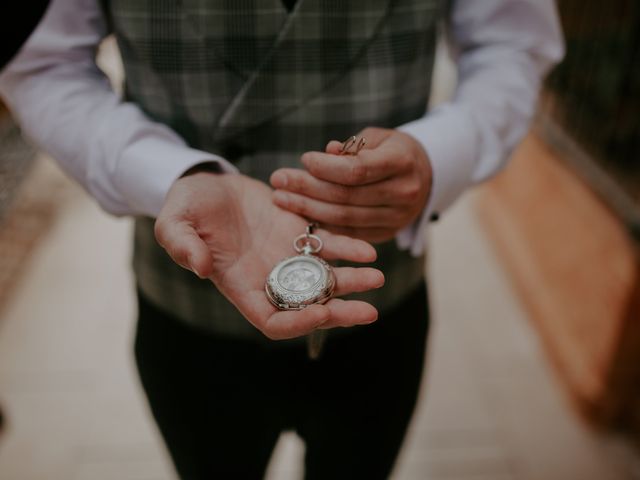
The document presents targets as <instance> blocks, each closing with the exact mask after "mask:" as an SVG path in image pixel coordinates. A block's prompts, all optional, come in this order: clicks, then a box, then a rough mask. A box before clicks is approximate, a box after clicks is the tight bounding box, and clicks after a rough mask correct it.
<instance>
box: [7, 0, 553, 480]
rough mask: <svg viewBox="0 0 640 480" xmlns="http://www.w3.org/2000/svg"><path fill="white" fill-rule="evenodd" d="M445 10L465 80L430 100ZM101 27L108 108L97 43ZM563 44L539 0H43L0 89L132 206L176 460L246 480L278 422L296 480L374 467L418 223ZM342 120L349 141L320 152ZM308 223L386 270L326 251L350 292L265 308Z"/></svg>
mask: <svg viewBox="0 0 640 480" xmlns="http://www.w3.org/2000/svg"><path fill="white" fill-rule="evenodd" d="M442 18H446V20H447V22H448V25H449V30H448V32H449V35H450V37H451V43H452V45H453V46H454V48H455V50H456V55H457V64H458V73H459V77H460V79H459V85H458V87H457V91H456V95H455V98H454V99H453V100H452V101H451V102H450V103H448V104H446V105H444V106H442V107H439V108H438V109H436V110H435V111H431V112H426V105H427V100H428V98H427V97H428V91H429V83H430V78H431V69H432V65H433V57H434V48H435V38H436V27H437V25H438V22H439V20H441V19H442ZM110 31H113V32H114V33H115V35H116V38H117V40H118V45H119V47H120V50H121V53H122V56H123V62H124V66H125V72H126V88H125V91H126V100H127V101H126V102H122V101H121V100H120V99H119V98H117V97H116V96H115V95H114V93H113V92H112V91H111V89H110V87H109V86H108V82H107V81H106V79H105V78H104V76H103V75H102V73H101V72H100V71H99V70H98V69H97V67H96V66H95V64H94V61H93V60H94V56H95V50H96V46H97V45H98V43H99V41H100V40H101V39H102V38H103V37H104V36H105V35H107V34H108V33H109V32H110ZM561 54H562V47H561V40H560V32H559V27H558V22H557V18H556V15H555V11H554V6H553V3H552V2H551V0H483V1H482V2H477V1H472V0H458V1H455V2H452V4H451V5H441V4H440V2H438V1H437V0H431V1H425V0H376V1H364V0H354V1H350V2H333V1H330V0H323V1H317V0H316V1H313V0H298V1H297V2H296V1H282V0H268V1H267V0H265V1H264V2H254V1H249V0H247V1H225V0H202V1H199V2H195V1H194V2H188V1H186V2H144V1H141V0H133V1H132V0H127V1H125V0H110V1H108V2H103V3H102V4H98V3H97V0H56V1H54V2H53V3H52V5H51V7H50V8H49V10H48V12H47V14H46V16H45V18H44V20H43V22H42V24H41V25H40V26H39V28H38V30H37V31H36V32H35V34H34V36H33V37H32V38H31V39H30V40H29V42H28V45H27V46H26V47H25V48H24V49H23V51H22V52H21V54H20V55H19V56H18V57H17V58H16V60H15V61H14V62H13V64H12V65H11V66H10V68H9V69H8V71H7V72H6V73H5V74H4V75H3V76H2V77H0V90H1V91H2V92H3V94H4V95H5V96H6V98H7V101H8V103H9V105H10V106H11V107H12V109H13V111H14V113H15V114H16V116H17V117H18V119H19V120H20V122H21V123H22V125H23V127H24V129H25V131H26V132H27V133H28V134H29V135H30V136H31V137H33V138H34V139H35V140H36V141H37V142H38V143H40V144H41V145H42V146H43V147H44V148H45V149H47V150H48V151H49V152H50V153H51V154H52V155H53V156H54V157H55V158H57V159H58V160H59V162H60V163H61V164H62V165H63V167H64V168H66V169H67V171H68V172H69V173H70V174H71V175H72V176H74V177H75V178H77V179H78V180H79V181H80V182H81V183H82V184H83V185H84V186H85V187H86V188H87V189H88V190H89V192H91V194H92V195H94V196H95V198H96V199H97V200H98V201H99V202H100V204H101V205H102V206H103V207H104V208H105V209H107V210H108V211H110V212H113V213H115V214H120V215H125V214H127V215H136V216H137V218H136V233H135V237H136V238H135V255H134V270H135V272H136V279H137V285H138V290H139V310H140V313H139V322H138V332H137V338H136V359H137V362H138V368H139V371H140V375H141V379H142V383H143V386H144V388H145V391H146V393H147V397H148V399H149V403H150V406H151V408H152V411H153V413H154V416H155V418H156V421H157V423H158V425H159V427H160V430H161V431H162V433H163V436H164V438H165V441H166V443H167V445H168V447H169V450H170V452H171V455H172V458H173V460H174V463H175V465H176V468H177V470H178V472H179V474H180V475H181V477H182V478H185V479H186V478H189V479H200V478H259V477H260V476H262V474H263V472H264V469H265V468H266V465H267V463H268V460H269V457H270V454H271V450H272V448H273V446H274V444H275V442H276V440H277V438H278V435H279V433H280V432H281V431H282V430H283V429H294V430H296V431H297V432H298V434H299V435H300V436H301V437H302V438H303V439H304V441H305V443H306V446H307V451H306V457H305V464H306V475H307V478H310V479H311V478H367V479H375V478H386V477H387V476H388V475H389V474H390V472H391V469H392V467H393V463H394V460H395V458H396V455H397V452H398V451H399V448H400V445H401V443H402V439H403V437H404V433H405V431H406V427H407V425H408V422H409V420H410V418H411V414H412V412H413V408H414V405H415V399H416V395H417V391H418V386H419V379H420V376H421V372H422V364H423V355H424V347H425V339H426V331H427V319H428V308H427V299H426V292H425V286H424V280H423V259H422V258H421V255H422V253H423V248H424V241H423V240H424V239H423V232H424V226H425V225H426V223H427V222H428V221H429V220H430V219H432V218H436V217H437V216H438V215H439V214H440V213H442V212H443V211H444V209H446V208H447V207H448V206H449V205H450V204H451V203H452V202H453V201H454V200H455V198H456V197H457V196H458V195H459V194H460V193H461V192H462V191H463V190H464V189H466V188H467V187H468V186H470V185H471V184H473V183H476V182H478V181H481V180H482V179H485V178H487V177H488V176H490V175H491V174H493V173H494V172H495V171H497V170H498V169H499V168H500V166H502V165H503V163H504V160H505V158H506V156H507V155H508V153H509V151H510V150H511V149H512V148H513V147H514V146H515V144H516V143H517V141H518V140H519V138H520V137H521V136H522V135H523V133H524V132H525V131H526V128H527V121H528V119H529V118H530V117H531V115H532V112H533V109H534V105H535V99H536V95H537V90H538V88H539V85H540V81H541V78H542V75H543V74H544V72H545V71H546V70H547V69H548V68H549V67H550V65H551V64H552V63H553V62H555V61H557V60H558V59H559V58H560V56H561ZM354 133H358V135H359V137H360V138H365V139H366V145H365V148H364V149H363V150H361V151H360V152H359V153H358V154H357V155H355V156H343V155H339V153H340V151H339V149H340V143H339V142H336V141H333V142H329V143H328V144H327V146H326V148H325V151H324V152H321V151H317V150H318V148H319V147H321V146H322V145H324V144H325V143H326V142H327V141H328V140H330V139H334V140H336V139H343V138H346V137H348V136H350V135H352V134H354ZM300 160H301V161H302V166H304V169H298V168H295V167H298V166H299V161H300ZM267 182H271V184H272V185H273V187H274V188H275V189H276V191H275V192H274V191H273V190H272V189H271V188H269V187H268V186H267V185H266V183H267ZM305 219H307V220H305ZM308 220H312V221H317V222H320V224H321V225H322V227H323V228H322V229H321V230H320V231H319V235H320V237H321V238H322V240H324V248H323V249H322V251H321V252H320V254H321V256H323V257H324V258H326V259H330V260H341V261H350V262H360V263H366V262H371V261H373V260H374V259H375V256H376V253H375V252H374V251H373V249H372V247H371V246H370V245H369V244H368V243H367V242H371V243H375V244H376V249H377V256H378V259H377V262H376V263H375V264H374V266H375V267H377V268H379V269H380V270H382V271H383V272H384V275H385V276H386V278H387V281H386V283H385V285H384V286H382V284H383V282H384V279H383V277H382V275H381V273H380V272H379V271H378V270H376V269H374V268H366V267H362V268H357V269H354V268H352V267H349V266H341V267H338V268H336V269H335V271H336V277H337V287H336V296H341V295H344V294H349V293H354V292H364V293H363V294H362V295H361V296H360V297H359V298H360V299H359V300H356V299H350V300H341V299H338V298H333V299H331V300H330V301H329V302H327V303H326V304H324V305H312V306H310V307H307V308H306V309H304V310H302V311H280V310H278V309H276V308H275V307H274V306H273V305H272V304H271V303H269V301H268V299H267V297H266V295H265V293H264V282H265V279H266V277H267V275H268V274H269V271H270V270H271V269H272V268H273V266H274V265H276V264H277V263H278V262H279V261H280V260H281V259H282V258H284V257H287V256H291V255H292V254H293V253H294V252H293V249H292V246H291V244H292V240H293V239H294V238H295V237H296V236H298V235H299V234H301V233H304V230H305V226H306V224H307V221H308ZM156 239H157V242H156ZM158 243H159V244H160V245H162V247H164V250H166V253H168V254H169V256H170V257H171V259H172V260H173V261H171V260H170V259H169V257H168V256H167V255H166V253H165V251H163V249H162V248H161V247H160V246H159V245H158ZM177 265H180V266H182V267H184V269H181V268H180V267H178V266H177ZM341 265H343V264H342V263H341ZM192 272H193V273H192ZM194 273H195V275H194ZM198 277H200V279H199V278H198ZM201 279H208V280H201ZM211 282H212V283H213V285H212V283H211ZM214 287H215V288H214ZM378 315H379V316H380V318H379V319H378V321H377V322H375V323H372V322H374V321H375V320H376V318H377V317H378ZM364 324H371V325H367V326H366V327H357V328H351V329H338V328H335V327H341V326H342V327H346V326H355V325H364ZM318 329H321V330H325V331H330V335H329V338H328V340H327V342H326V345H325V348H324V351H323V352H322V355H321V357H320V359H319V360H310V359H308V358H307V356H306V352H305V348H304V342H303V341H301V340H300V338H301V337H302V336H304V335H306V334H308V333H311V332H314V331H315V330H318ZM267 337H268V338H267ZM276 339H278V340H280V341H278V342H274V341H273V340H276Z"/></svg>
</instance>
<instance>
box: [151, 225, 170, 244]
mask: <svg viewBox="0 0 640 480" xmlns="http://www.w3.org/2000/svg"><path fill="white" fill-rule="evenodd" d="M166 232H167V228H166V225H165V222H164V220H162V219H160V218H158V219H157V220H156V223H155V224H154V226H153V234H154V235H155V237H156V241H157V242H158V243H159V244H160V246H161V247H164V246H165V243H166V240H167V239H166V237H167V234H166Z"/></svg>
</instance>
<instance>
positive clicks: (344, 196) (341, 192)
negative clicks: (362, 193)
mask: <svg viewBox="0 0 640 480" xmlns="http://www.w3.org/2000/svg"><path fill="white" fill-rule="evenodd" d="M352 196H353V189H352V188H351V187H349V186H347V185H336V188H335V190H334V198H335V199H336V200H337V201H338V202H340V203H350V202H351V199H352Z"/></svg>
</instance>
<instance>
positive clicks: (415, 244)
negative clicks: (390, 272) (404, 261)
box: [396, 104, 479, 256]
mask: <svg viewBox="0 0 640 480" xmlns="http://www.w3.org/2000/svg"><path fill="white" fill-rule="evenodd" d="M397 130H400V131H401V132H404V133H406V134H409V135H411V136H412V137H414V138H415V139H416V140H417V141H418V142H419V143H420V145H422V147H423V148H424V150H425V151H426V152H427V156H428V157H429V161H430V162H431V169H432V175H433V180H432V186H431V192H430V194H429V199H428V200H427V205H426V207H425V209H424V211H423V213H422V214H421V216H420V217H418V219H417V220H416V221H415V222H414V223H413V224H411V225H409V226H407V227H405V228H404V229H403V230H401V231H400V232H398V234H397V235H396V243H397V245H398V247H399V248H400V249H402V250H407V249H408V250H410V251H411V254H412V255H414V256H420V255H422V253H423V252H424V249H425V230H426V229H425V227H426V225H427V224H428V223H429V221H430V220H431V218H432V217H435V218H437V217H439V216H440V214H441V213H442V212H443V211H444V210H445V209H446V208H447V207H449V206H450V205H451V204H452V203H453V202H454V200H455V199H456V198H457V197H458V196H459V195H460V194H461V193H462V192H463V191H464V190H465V189H466V188H467V187H468V186H469V185H470V184H471V183H472V176H473V171H474V168H475V165H476V160H477V152H478V142H479V139H478V130H477V126H476V125H475V123H474V121H473V118H472V116H471V115H470V114H469V113H468V112H466V111H465V109H464V108H463V107H462V106H460V105H453V104H444V105H441V106H439V107H438V108H436V109H435V110H433V111H431V112H429V114H427V115H426V116H425V117H423V118H421V119H419V120H415V121H413V122H410V123H406V124H404V125H401V126H400V127H398V128H397Z"/></svg>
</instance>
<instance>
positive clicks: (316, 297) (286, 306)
mask: <svg viewBox="0 0 640 480" xmlns="http://www.w3.org/2000/svg"><path fill="white" fill-rule="evenodd" d="M334 285H335V277H334V276H333V272H332V271H331V267H330V266H329V264H328V263H326V262H325V261H324V260H322V259H320V258H317V257H314V256H312V255H298V256H296V257H290V258H286V259H284V260H282V261H281V262H280V263H278V264H277V265H276V266H275V267H274V269H273V270H272V271H271V273H270V274H269V277H268V278H267V282H266V285H265V289H266V292H267V296H268V297H269V300H270V301H271V303H273V304H274V305H275V306H276V307H278V308H280V309H283V310H297V309H300V308H304V307H306V306H307V305H311V304H313V303H323V302H326V301H327V300H328V299H329V298H330V297H331V294H332V293H333V288H334Z"/></svg>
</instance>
